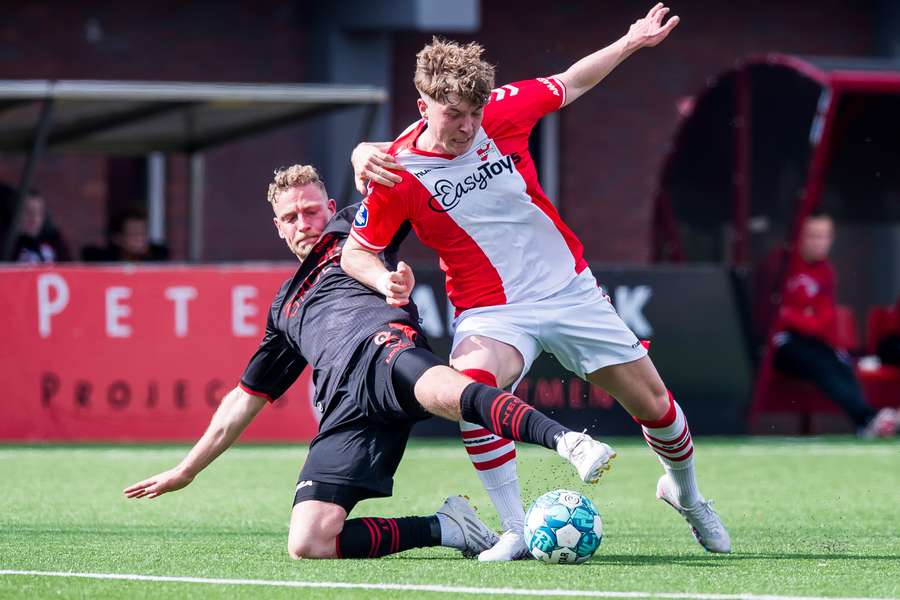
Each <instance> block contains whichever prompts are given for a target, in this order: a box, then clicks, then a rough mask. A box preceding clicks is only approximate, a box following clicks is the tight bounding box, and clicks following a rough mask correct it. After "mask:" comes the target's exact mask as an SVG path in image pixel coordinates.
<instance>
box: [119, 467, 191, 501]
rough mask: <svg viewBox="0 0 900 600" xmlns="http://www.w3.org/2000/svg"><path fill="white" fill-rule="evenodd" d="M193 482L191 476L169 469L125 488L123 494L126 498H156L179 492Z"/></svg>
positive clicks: (178, 470)
mask: <svg viewBox="0 0 900 600" xmlns="http://www.w3.org/2000/svg"><path fill="white" fill-rule="evenodd" d="M193 480H194V476H193V475H188V474H187V473H185V472H184V471H182V470H181V469H178V468H175V469H169V470H168V471H163V472H162V473H158V474H156V475H154V476H153V477H149V478H147V479H145V480H143V481H139V482H137V483H135V484H134V485H131V486H129V487H127V488H125V489H124V490H123V493H124V494H125V497H126V498H144V497H145V496H146V497H147V498H156V497H158V496H161V495H163V494H165V493H166V492H174V491H175V490H180V489H181V488H183V487H185V486H186V485H188V484H189V483H190V482H192V481H193Z"/></svg>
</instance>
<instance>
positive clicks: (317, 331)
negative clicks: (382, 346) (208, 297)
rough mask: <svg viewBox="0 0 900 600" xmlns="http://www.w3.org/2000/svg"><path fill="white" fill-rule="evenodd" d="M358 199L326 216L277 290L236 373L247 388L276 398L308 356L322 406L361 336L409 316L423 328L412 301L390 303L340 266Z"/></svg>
mask: <svg viewBox="0 0 900 600" xmlns="http://www.w3.org/2000/svg"><path fill="white" fill-rule="evenodd" d="M358 206H359V205H358V204H356V205H352V206H348V207H347V208H345V209H343V210H341V211H339V212H338V213H337V214H336V215H335V216H334V217H333V218H332V219H331V221H329V223H328V225H327V226H326V227H325V230H324V231H323V232H322V237H321V238H320V239H319V241H318V242H316V244H315V246H313V248H312V250H311V251H310V253H309V255H308V256H307V257H306V259H305V260H304V261H303V263H302V264H301V265H300V268H299V269H297V272H296V273H295V274H294V276H293V277H292V278H291V279H289V280H287V281H285V282H284V284H283V285H282V286H281V289H280V290H279V291H278V293H277V294H276V296H275V300H274V301H273V302H272V306H271V308H270V309H269V316H268V319H267V321H266V333H265V336H264V337H263V340H262V342H261V343H260V345H259V348H257V350H256V353H255V354H254V355H253V357H252V358H251V359H250V363H249V364H248V365H247V368H246V369H245V370H244V374H243V375H242V376H241V387H243V388H244V389H245V390H246V391H248V392H251V393H253V394H256V395H259V396H264V397H266V398H268V399H270V400H274V399H276V398H278V397H279V396H281V395H283V394H284V393H285V392H286V391H287V389H288V388H289V387H290V386H291V384H293V383H294V381H296V380H297V378H298V377H299V376H300V373H301V372H302V371H303V369H304V368H305V367H306V365H307V363H309V364H310V365H312V367H313V383H314V385H315V388H316V398H315V401H316V405H317V406H318V407H319V410H325V408H326V406H327V404H328V399H329V398H331V397H332V396H333V394H334V391H335V389H336V387H337V385H338V383H339V382H340V379H341V376H342V375H343V374H344V372H345V371H346V369H347V366H348V363H349V362H350V359H351V357H352V356H353V354H354V352H355V351H356V349H357V347H358V346H359V345H360V344H361V343H362V342H363V341H364V340H366V338H368V337H369V336H371V335H372V334H374V333H375V332H377V331H379V330H381V329H383V328H384V326H385V325H388V324H390V323H407V324H409V325H411V326H412V327H413V328H415V329H416V330H417V332H418V334H419V335H423V334H422V332H421V331H420V330H419V318H418V312H417V311H416V307H415V305H414V304H413V303H412V302H410V303H409V304H407V305H406V306H404V307H402V308H398V307H394V306H389V305H388V304H387V303H386V302H385V299H384V296H382V295H381V294H379V293H378V292H375V291H373V290H371V289H370V288H368V287H366V286H365V285H363V284H362V283H360V282H358V281H357V280H355V279H353V278H352V277H350V276H349V275H347V274H346V273H345V272H344V271H343V269H341V250H342V249H343V246H344V242H345V241H346V240H347V236H348V235H349V232H350V227H351V224H352V221H353V216H354V214H355V213H356V211H357V208H358ZM408 232H409V227H408V226H406V227H404V228H402V229H401V230H400V231H399V232H398V234H397V236H395V238H394V240H393V241H392V243H391V244H390V246H388V248H386V249H385V250H384V253H383V254H382V255H381V258H382V260H383V261H384V263H385V266H387V268H389V269H391V270H393V269H395V268H396V250H397V247H398V246H399V245H400V242H402V241H403V238H404V237H405V236H406V235H407V233H408ZM423 337H424V336H423Z"/></svg>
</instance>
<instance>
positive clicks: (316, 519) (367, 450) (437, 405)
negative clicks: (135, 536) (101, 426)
mask: <svg viewBox="0 0 900 600" xmlns="http://www.w3.org/2000/svg"><path fill="white" fill-rule="evenodd" d="M268 197H269V201H270V202H271V204H272V208H273V210H274V212H275V218H274V222H275V227H276V229H277V231H278V235H279V237H281V238H282V239H284V240H285V242H286V243H287V245H288V247H289V248H290V250H291V252H293V253H294V254H295V255H296V256H297V257H298V258H299V259H300V261H301V264H300V267H299V269H297V272H296V274H295V275H294V276H293V277H292V278H291V279H289V280H288V281H286V282H285V283H284V285H282V286H281V289H280V290H279V292H278V294H277V295H276V296H275V300H274V301H273V302H272V307H271V309H270V311H269V316H268V321H267V325H266V333H265V336H264V337H263V340H262V342H261V343H260V345H259V348H258V349H257V350H256V353H255V354H254V355H253V357H252V358H251V359H250V362H249V364H248V365H247V368H246V369H245V370H244V373H243V375H242V376H241V380H240V383H239V385H238V386H237V387H236V388H235V389H233V390H232V391H231V392H229V393H228V394H227V395H226V396H225V397H224V398H223V399H222V402H221V404H220V405H219V407H218V409H216V412H215V414H214V415H213V417H212V420H211V421H210V424H209V427H208V428H207V430H206V432H205V433H204V434H203V436H202V437H201V438H200V440H199V441H198V442H197V443H196V444H195V445H194V447H193V448H192V449H191V450H190V452H188V454H187V456H185V458H184V459H183V460H182V461H181V463H179V464H178V466H176V467H174V468H173V469H170V470H168V471H164V472H162V473H159V474H157V475H155V476H153V477H150V478H148V479H145V480H143V481H140V482H138V483H136V484H134V485H132V486H130V487H128V488H126V489H125V490H124V493H125V495H126V496H127V497H128V498H142V497H147V498H156V497H158V496H160V495H162V494H164V493H166V492H171V491H175V490H178V489H181V488H183V487H185V486H186V485H188V484H189V483H190V482H191V481H193V479H194V477H195V476H196V475H197V474H198V473H199V472H200V471H201V470H203V469H204V468H205V467H206V466H208V465H209V464H210V463H211V462H212V461H213V460H214V459H215V458H216V457H217V456H218V455H219V454H221V453H222V452H224V451H225V450H226V449H227V448H228V447H229V446H230V445H231V444H232V443H233V442H234V441H235V440H236V439H237V438H238V436H239V435H240V433H241V432H242V431H243V430H244V429H245V428H246V427H247V425H249V424H250V422H251V421H252V420H253V418H254V417H255V416H256V414H257V413H258V412H259V411H260V410H261V409H262V408H263V407H264V406H265V405H266V403H268V402H274V401H276V400H277V398H278V397H279V396H281V395H282V394H284V393H285V391H287V389H288V388H289V387H290V386H291V384H292V383H294V381H296V380H297V378H298V377H299V376H300V373H301V372H302V371H303V369H304V368H306V366H307V365H311V366H312V368H313V382H314V384H315V388H316V394H315V403H316V407H317V409H318V410H319V411H320V412H321V420H320V423H319V432H318V435H316V437H315V439H313V441H312V443H311V444H310V448H309V455H308V456H307V459H306V462H305V463H304V465H303V468H302V469H301V471H300V477H299V482H298V483H297V487H296V491H295V495H294V508H293V511H292V513H291V525H290V533H289V535H288V552H289V554H290V555H291V557H293V558H376V557H380V556H385V555H387V554H393V553H396V552H402V551H403V550H407V549H409V548H421V547H428V546H447V547H451V548H456V549H458V550H461V551H462V552H463V553H464V554H465V555H467V556H475V555H477V554H478V553H479V552H481V551H483V550H485V549H487V548H490V547H491V546H492V545H493V544H494V543H495V542H496V541H497V535H496V534H495V533H494V532H492V531H491V530H490V529H488V527H487V526H485V525H484V523H482V522H481V520H480V519H479V518H478V516H477V515H476V514H475V512H474V510H473V509H472V507H471V506H470V505H469V504H468V502H467V501H466V499H465V498H463V497H461V496H452V497H450V498H448V499H447V500H446V502H444V504H443V506H441V508H440V509H438V511H437V512H436V513H435V514H434V515H431V516H426V517H403V518H356V519H348V518H347V516H348V514H349V513H350V512H351V511H352V510H353V508H354V507H355V506H356V504H357V503H358V502H360V501H361V500H365V499H366V498H376V497H386V496H390V495H391V493H392V489H393V477H394V473H395V471H396V469H397V466H398V464H399V462H400V459H401V457H402V456H403V451H404V450H405V448H406V442H407V439H408V437H409V432H410V429H411V427H412V425H413V424H414V423H415V422H416V421H419V420H422V419H426V418H429V417H430V416H432V415H435V416H439V417H443V418H446V419H449V420H452V421H454V422H457V421H459V420H460V419H461V418H463V419H466V420H467V421H470V422H473V423H478V424H480V425H482V426H483V427H484V428H485V430H486V431H488V432H490V433H493V434H495V435H498V436H501V437H505V438H508V439H514V440H518V441H523V442H529V443H535V444H540V445H542V446H545V447H547V448H549V449H555V450H556V451H557V452H558V453H559V454H560V455H561V456H562V457H564V458H565V459H567V460H568V461H569V462H570V463H572V465H573V466H575V467H576V469H577V470H578V474H579V476H580V477H581V479H582V481H585V482H591V483H593V482H596V481H597V480H598V479H599V477H600V475H601V474H602V473H603V472H604V471H606V470H608V469H609V460H610V459H611V458H613V457H614V456H615V454H614V453H613V452H612V451H611V450H610V449H609V447H608V446H607V445H606V444H602V443H600V442H597V441H595V440H593V439H591V438H590V436H588V435H586V434H583V433H576V432H573V431H570V430H568V429H566V428H565V427H563V426H562V425H560V424H559V423H557V422H556V421H553V420H552V419H549V418H548V417H546V416H545V415H543V414H541V413H540V412H539V411H537V410H535V409H534V408H532V407H531V406H529V405H528V404H525V403H524V402H522V401H521V400H519V399H518V398H516V397H515V396H513V395H512V394H508V393H506V392H504V391H502V390H499V389H497V388H493V387H490V386H487V385H484V384H481V383H476V382H474V381H472V380H471V379H469V378H468V377H466V376H464V375H462V374H461V373H458V372H457V371H454V370H453V369H451V368H450V367H448V366H446V365H445V364H444V363H443V361H441V360H440V359H439V358H437V357H436V356H435V355H434V354H432V353H431V351H430V350H429V349H428V345H427V342H426V341H425V336H424V335H423V334H422V332H421V331H420V329H419V320H418V315H417V312H416V308H415V306H414V305H413V304H411V303H410V304H407V305H405V306H402V307H400V306H391V305H389V304H388V303H386V302H385V296H384V295H383V294H381V293H379V292H376V291H374V290H372V289H369V288H368V287H366V286H364V285H363V284H361V283H359V282H357V281H356V280H355V279H353V278H352V277H349V276H348V275H346V274H345V273H344V272H343V271H342V270H341V267H340V262H341V249H342V247H343V244H344V241H345V240H346V239H347V236H348V234H349V231H350V227H351V222H352V221H353V220H354V215H355V214H356V212H357V208H358V206H351V207H348V208H346V209H344V210H342V211H341V212H337V211H336V205H335V202H334V200H331V199H329V198H328V194H327V192H326V190H325V186H324V184H323V183H322V181H321V179H320V178H319V176H318V173H316V170H315V169H314V168H313V167H311V166H308V165H294V166H292V167H288V168H286V169H281V170H279V171H276V173H275V181H274V183H272V184H270V186H269V194H268ZM356 219H357V226H361V225H364V224H365V223H361V222H360V221H364V220H365V213H364V211H363V212H361V213H360V214H358V215H357V216H356ZM401 235H405V233H403V232H401V233H400V234H398V238H397V239H395V240H394V243H392V244H391V246H389V247H388V248H387V249H386V250H385V252H384V254H383V260H384V262H385V265H387V266H388V268H389V269H392V270H391V272H390V273H389V274H388V275H389V276H388V277H387V278H386V280H385V281H382V282H379V288H380V289H385V288H389V287H390V286H393V285H400V284H408V283H410V282H411V281H412V278H413V273H412V270H411V269H410V268H409V267H408V266H407V265H405V264H404V263H402V262H400V263H395V259H394V255H395V251H396V247H397V245H399V242H400V241H401V239H402V238H401Z"/></svg>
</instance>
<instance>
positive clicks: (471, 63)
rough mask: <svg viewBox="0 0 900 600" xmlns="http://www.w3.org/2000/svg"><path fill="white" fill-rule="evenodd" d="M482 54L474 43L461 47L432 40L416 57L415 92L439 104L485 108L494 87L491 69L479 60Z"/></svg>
mask: <svg viewBox="0 0 900 600" xmlns="http://www.w3.org/2000/svg"><path fill="white" fill-rule="evenodd" d="M483 52H484V48H482V47H481V45H480V44H477V43H476V42H469V43H468V44H466V45H465V46H463V45H461V44H458V43H457V42H451V41H450V40H445V39H441V38H439V37H437V36H434V37H433V38H432V40H431V44H429V45H427V46H425V47H424V48H422V50H421V51H420V52H419V53H418V54H416V75H415V78H414V79H413V82H414V83H415V85H416V89H417V90H419V92H421V93H422V94H424V95H426V96H428V97H430V98H433V99H435V100H437V101H438V102H440V103H441V104H456V103H457V102H459V101H460V100H465V101H467V102H469V103H470V104H472V105H474V106H484V105H485V104H487V102H488V99H489V98H490V96H491V89H493V87H494V65H492V64H490V63H488V62H486V61H484V60H482V59H481V54H482V53H483Z"/></svg>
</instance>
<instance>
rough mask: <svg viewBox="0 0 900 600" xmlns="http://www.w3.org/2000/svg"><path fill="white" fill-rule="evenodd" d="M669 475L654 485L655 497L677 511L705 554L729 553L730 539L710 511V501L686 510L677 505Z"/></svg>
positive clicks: (711, 510) (713, 512) (720, 520)
mask: <svg viewBox="0 0 900 600" xmlns="http://www.w3.org/2000/svg"><path fill="white" fill-rule="evenodd" d="M671 483H672V482H671V479H669V475H668V474H666V475H663V476H662V477H660V478H659V482H657V484H656V497H657V498H659V499H660V500H662V501H663V502H665V503H666V504H668V505H669V506H671V507H672V508H674V509H675V510H677V511H678V514H680V515H681V516H682V517H684V519H685V520H686V521H687V522H688V525H690V526H691V533H693V534H694V539H696V540H697V542H699V544H700V545H701V546H703V548H704V549H705V550H706V551H707V552H720V553H728V552H731V537H730V536H729V535H728V530H726V529H725V525H723V524H722V519H720V518H719V515H718V514H716V511H714V510H713V509H712V506H711V504H712V501H710V500H701V501H699V502H697V503H696V504H694V505H693V506H689V507H687V508H685V507H683V506H681V505H679V504H678V500H677V499H676V498H675V493H674V492H673V491H672V487H671Z"/></svg>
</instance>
